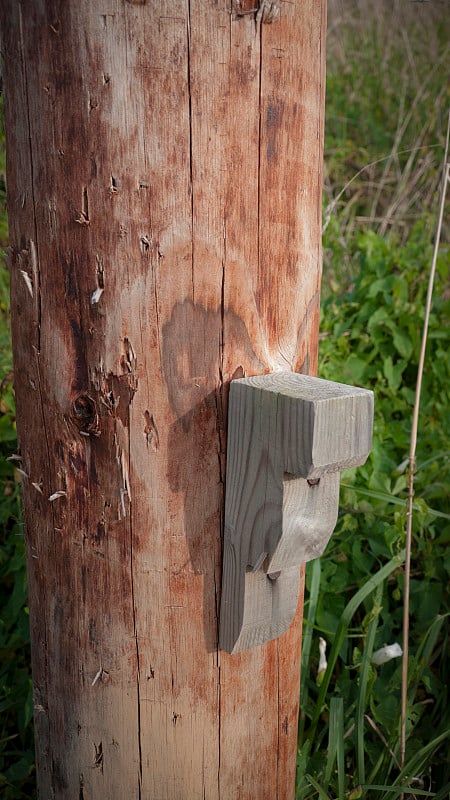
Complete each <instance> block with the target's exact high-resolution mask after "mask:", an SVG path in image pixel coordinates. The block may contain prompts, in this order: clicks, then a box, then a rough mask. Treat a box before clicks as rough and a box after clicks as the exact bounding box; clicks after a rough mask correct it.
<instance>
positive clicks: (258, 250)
mask: <svg viewBox="0 0 450 800" xmlns="http://www.w3.org/2000/svg"><path fill="white" fill-rule="evenodd" d="M255 24H256V23H255ZM262 42H263V36H262V25H261V26H260V30H259V86H258V97H259V120H258V190H257V191H258V198H257V202H258V210H257V231H256V253H257V255H256V257H257V262H258V267H257V281H258V283H259V281H260V277H261V148H262V105H263V102H262V79H263V75H262V73H263V47H262Z"/></svg>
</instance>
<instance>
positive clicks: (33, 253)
mask: <svg viewBox="0 0 450 800" xmlns="http://www.w3.org/2000/svg"><path fill="white" fill-rule="evenodd" d="M19 28H20V58H21V65H22V79H23V87H24V94H25V106H26V117H27V134H28V153H29V159H30V188H31V204H32V208H33V229H34V241H33V240H32V241H30V244H29V247H30V258H31V264H32V269H33V284H34V287H33V288H34V302H35V305H36V320H35V322H36V345H35V347H36V351H37V353H40V351H41V315H42V302H41V280H40V273H39V244H38V228H37V219H36V197H35V191H34V177H35V176H34V173H35V170H34V158H33V144H32V136H31V114H30V98H29V88H28V75H27V66H26V59H25V42H24V37H23V17H22V6H21V5H19ZM34 242H35V243H36V244H34Z"/></svg>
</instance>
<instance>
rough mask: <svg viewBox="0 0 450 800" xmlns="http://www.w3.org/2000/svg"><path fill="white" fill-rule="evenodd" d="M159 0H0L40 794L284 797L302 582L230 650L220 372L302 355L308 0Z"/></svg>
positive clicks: (314, 129)
mask: <svg viewBox="0 0 450 800" xmlns="http://www.w3.org/2000/svg"><path fill="white" fill-rule="evenodd" d="M169 5H170V9H169ZM169 5H168V4H165V3H162V2H154V3H153V2H151V3H150V2H148V3H146V2H145V0H140V1H139V0H126V2H125V0H77V2H74V0H22V2H16V0H6V2H3V3H2V5H1V9H0V23H1V30H2V55H3V64H4V87H5V117H6V125H7V148H8V208H9V215H10V231H11V248H12V250H11V253H12V265H11V282H12V325H13V341H14V362H15V376H16V377H15V384H16V395H17V417H18V435H19V442H20V454H21V457H22V466H23V470H24V472H25V473H26V474H27V475H28V476H29V478H28V479H25V480H24V491H23V494H24V509H25V521H26V542H27V552H28V576H29V594H30V619H31V634H32V653H33V681H34V693H35V726H36V739H37V765H38V782H39V792H40V797H42V798H46V800H47V798H61V799H62V798H64V800H66V798H78V800H79V798H83V799H84V800H89V799H90V798H96V800H99V798H105V799H106V798H108V800H110V799H112V798H117V800H122V798H127V800H131V799H132V798H149V799H150V798H152V799H153V798H154V799H155V800H169V799H172V798H173V800H179V799H180V798H189V800H194V799H195V798H204V797H207V798H208V800H214V798H217V800H219V798H222V800H228V799H229V800H232V799H233V800H234V799H235V798H241V800H244V799H248V800H250V799H251V800H255V798H258V800H265V798H267V800H269V798H270V800H274V798H279V800H281V799H282V798H286V799H287V798H292V797H293V786H294V775H295V761H296V743H297V713H298V685H299V657H300V635H301V630H300V628H301V608H299V612H298V615H297V620H296V622H295V624H294V625H293V626H292V628H291V630H290V631H289V632H288V633H287V634H286V635H285V636H284V637H282V638H281V639H279V640H277V641H275V642H271V643H269V644H267V645H265V646H262V647H258V648H256V649H255V650H252V651H249V652H246V653H242V654H238V655H235V656H231V657H230V656H227V655H226V654H224V653H222V652H220V651H219V650H218V647H217V628H218V624H217V617H218V607H219V591H220V568H221V538H220V533H221V525H222V515H223V499H224V498H223V495H224V475H225V449H226V407H227V389H228V386H229V382H230V380H231V379H232V378H235V377H241V376H243V375H252V374H258V373H263V372H267V371H271V370H274V369H279V368H283V369H286V368H288V369H293V370H296V371H304V372H310V373H314V371H315V369H316V365H317V334H318V313H319V283H320V265H321V250H320V215H321V181H322V167H321V163H322V137H323V130H322V128H323V103H324V31H325V0H323V2H322V0H320V2H314V1H313V0H304V1H302V2H300V0H296V2H294V3H289V2H280V3H278V4H269V5H270V6H273V5H276V6H278V7H279V9H278V10H279V14H278V15H277V14H275V12H274V11H273V10H272V11H270V9H266V10H265V11H264V14H263V13H261V14H259V13H258V8H259V6H257V4H251V3H247V2H246V3H243V4H240V5H239V8H237V4H235V3H234V2H233V4H232V6H231V4H230V2H224V0H219V2H217V3H206V2H204V1H203V2H202V0H189V2H188V3H186V2H184V1H183V2H181V0H180V1H178V0H174V2H172V3H170V4H169ZM265 5H267V4H263V5H261V8H260V10H261V9H262V10H264V9H263V6H265ZM269 12H270V13H269ZM271 15H272V16H271ZM264 20H265V21H264ZM268 22H272V24H266V23H268Z"/></svg>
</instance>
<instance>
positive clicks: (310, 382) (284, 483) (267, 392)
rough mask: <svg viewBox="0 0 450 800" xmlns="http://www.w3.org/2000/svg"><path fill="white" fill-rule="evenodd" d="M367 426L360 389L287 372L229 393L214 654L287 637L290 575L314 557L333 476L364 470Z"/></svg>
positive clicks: (368, 414)
mask: <svg viewBox="0 0 450 800" xmlns="http://www.w3.org/2000/svg"><path fill="white" fill-rule="evenodd" d="M372 421H373V393H372V392H370V391H368V390H366V389H361V388H357V387H353V386H347V385H345V384H341V383H334V382H331V381H325V380H322V379H320V378H312V377H309V376H307V375H298V374H295V373H291V372H276V373H271V374H268V375H261V376H257V377H252V378H243V379H239V380H235V381H233V382H232V383H231V387H230V398H229V409H228V446H227V473H226V499H225V527H224V531H225V532H224V558H223V574H222V600H221V613H220V646H221V647H222V649H224V650H226V651H227V652H229V653H235V652H238V651H240V650H245V649H247V648H249V647H254V646H256V645H259V644H262V643H263V642H266V641H268V640H270V639H273V638H275V637H277V636H280V635H281V634H282V633H284V632H285V631H286V630H287V628H288V627H289V625H290V623H291V620H292V618H293V616H294V613H295V610H296V607H297V599H298V589H299V569H298V567H299V565H300V564H301V563H303V562H305V561H310V560H311V559H313V558H316V557H317V556H319V555H320V554H321V553H322V552H323V550H324V548H325V546H326V544H327V542H328V540H329V538H330V536H331V533H332V531H333V529H334V527H335V524H336V519H337V514H338V502H339V473H340V471H341V470H343V469H348V468H350V467H355V466H357V465H359V464H363V463H364V461H365V460H366V458H367V456H368V454H369V452H370V448H371V441H372Z"/></svg>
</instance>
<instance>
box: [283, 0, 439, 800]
mask: <svg viewBox="0 0 450 800" xmlns="http://www.w3.org/2000/svg"><path fill="white" fill-rule="evenodd" d="M400 5H401V7H402V9H401V14H402V16H401V20H398V19H396V12H395V9H396V8H397V11H398V9H399V6H400ZM408 5H409V7H408ZM344 6H347V12H346V13H347V18H346V19H345V18H343V17H340V16H339V13H338V11H339V9H340V10H341V11H342V9H343V8H344ZM389 6H390V8H389V9H388V4H386V5H385V4H380V5H377V4H372V5H371V6H370V5H369V4H368V3H366V2H362V0H361V2H353V3H350V4H345V3H341V4H340V5H339V6H338V4H337V3H330V10H331V12H332V13H331V15H330V33H329V60H328V82H327V86H328V92H327V117H326V144H325V147H326V158H325V166H326V180H325V197H324V204H325V209H324V285H323V298H322V323H321V341H320V356H319V374H320V376H321V377H324V378H328V379H330V380H337V381H342V382H346V383H352V384H357V385H361V386H365V387H368V388H371V389H373V391H374V393H375V424H374V442H373V450H372V454H371V456H370V458H369V460H368V462H367V463H366V465H365V466H364V467H362V468H360V469H359V470H357V471H356V473H355V472H354V471H352V472H351V473H350V472H349V473H347V474H346V475H344V476H343V478H342V492H341V501H340V502H341V512H340V517H339V522H338V527H337V530H336V532H335V534H334V535H333V537H332V539H331V541H330V544H329V546H328V549H327V551H326V553H325V554H324V556H323V558H322V559H321V560H320V561H316V562H314V563H311V564H309V565H308V571H307V594H306V609H305V613H306V619H305V639H304V649H303V664H302V688H301V698H302V699H301V707H302V714H301V719H300V731H299V734H300V742H299V744H300V748H299V761H298V776H297V798H298V800H309V798H311V799H312V798H314V800H315V798H339V800H341V798H342V800H343V799H344V798H347V800H356V799H357V798H360V797H361V798H370V800H371V799H372V798H386V800H388V798H394V797H399V796H400V794H401V792H402V787H403V791H404V792H405V797H408V798H410V797H413V796H415V797H419V796H420V797H421V796H429V797H430V796H431V797H442V798H447V797H448V796H449V793H450V759H449V756H448V753H449V738H450V712H449V695H448V685H447V684H448V675H449V673H450V663H449V650H448V634H449V627H448V619H449V615H450V602H449V601H450V593H449V577H450V556H449V552H448V542H449V541H450V497H449V491H448V487H449V485H450V460H449V457H450V416H449V413H448V409H449V406H450V403H449V401H450V352H449V346H448V345H449V341H448V340H449V319H450V282H449V263H450V259H449V245H448V237H447V239H445V237H444V241H443V242H442V245H441V248H440V255H439V261H438V269H437V273H438V274H437V279H436V284H435V297H434V302H433V312H432V315H431V321H430V330H429V340H428V347H427V361H426V370H425V376H424V383H423V388H422V401H421V417H420V428H419V442H418V450H417V474H416V480H415V490H416V494H415V516H414V523H413V531H414V541H413V560H412V580H411V584H410V589H411V623H410V624H411V629H410V658H409V684H408V702H409V709H408V719H407V733H408V741H407V751H406V761H405V768H404V769H403V770H402V769H401V768H400V765H399V764H400V747H399V732H400V706H401V704H400V692H401V659H400V658H394V659H392V660H391V661H389V662H386V663H384V664H383V665H381V666H374V665H373V664H372V663H371V657H372V653H373V651H374V650H377V649H379V648H381V647H382V646H383V645H385V644H392V643H394V642H399V643H401V641H402V619H403V590H404V571H403V567H402V565H403V559H404V556H403V548H404V545H405V527H406V497H407V490H406V487H407V481H408V474H407V466H408V465H407V457H408V453H409V436H410V430H411V421H412V413H413V405H414V398H415V383H416V375H417V364H418V359H419V351H420V341H421V335H422V326H423V319H424V308H425V297H426V293H427V283H428V274H429V269H430V264H431V259H432V250H433V242H434V234H435V229H436V217H437V210H438V202H439V182H440V178H441V174H442V162H443V154H444V143H445V130H446V117H447V114H448V109H449V98H450V95H449V92H448V85H447V84H446V83H445V81H443V80H442V76H444V75H447V74H448V71H449V66H450V48H449V45H448V42H449V32H450V23H449V22H448V21H446V20H445V19H444V13H443V9H442V8H441V10H440V13H439V8H438V9H436V8H431V4H429V5H428V6H427V8H426V9H425V8H423V7H422V8H418V4H417V5H416V4H414V6H413V5H412V4H394V5H392V4H389ZM405 6H406V8H405ZM377 65H378V68H377ZM447 234H448V232H447ZM319 637H323V638H324V639H325V640H326V642H327V644H328V668H327V670H326V672H325V673H324V674H322V675H321V680H319V679H318V678H317V669H318V659H319ZM317 684H320V685H317ZM409 787H411V788H409Z"/></svg>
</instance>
